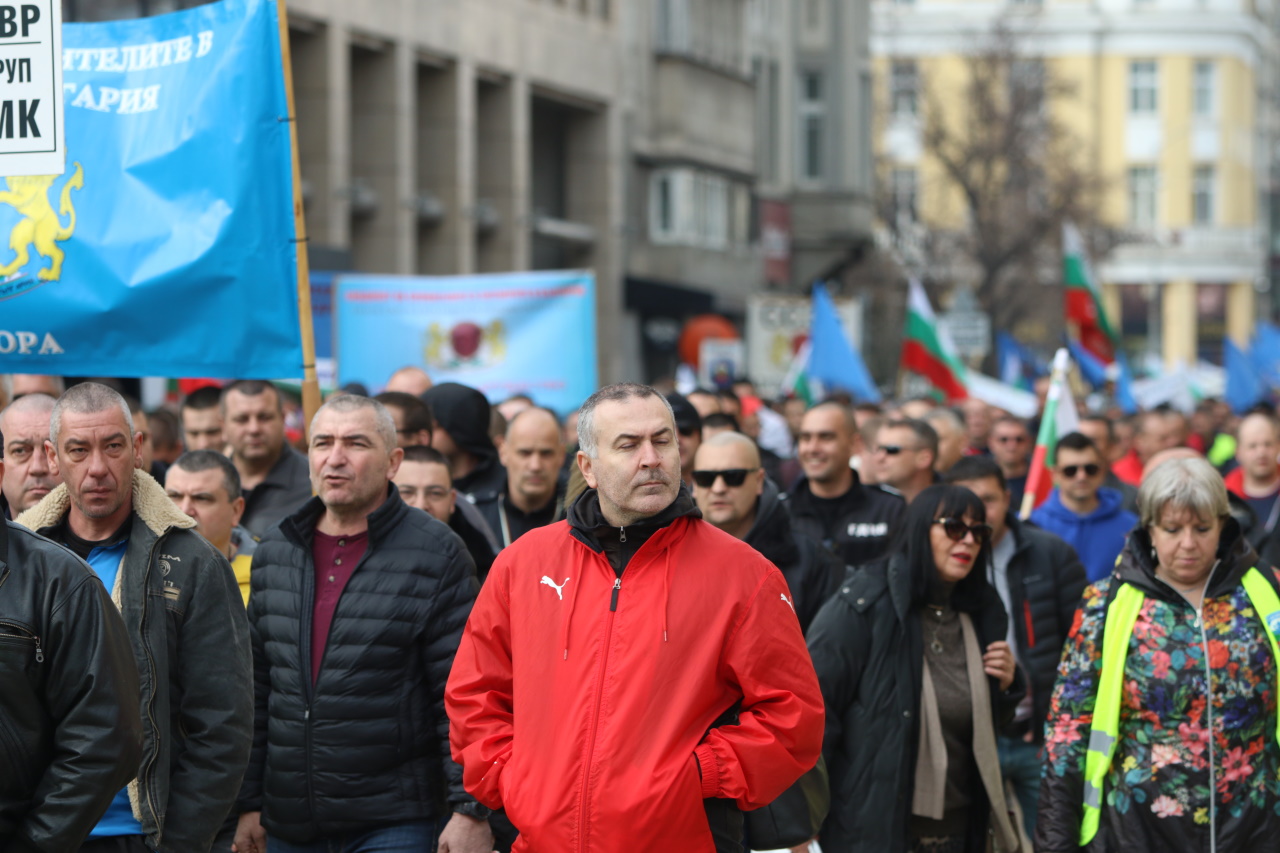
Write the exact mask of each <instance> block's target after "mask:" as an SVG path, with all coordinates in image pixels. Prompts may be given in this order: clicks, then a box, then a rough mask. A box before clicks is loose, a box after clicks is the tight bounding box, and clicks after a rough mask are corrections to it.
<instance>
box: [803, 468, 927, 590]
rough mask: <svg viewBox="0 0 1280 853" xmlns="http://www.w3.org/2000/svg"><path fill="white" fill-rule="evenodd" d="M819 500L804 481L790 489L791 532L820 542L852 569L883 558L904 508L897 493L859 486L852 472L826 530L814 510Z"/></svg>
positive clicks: (807, 482)
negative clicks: (832, 522)
mask: <svg viewBox="0 0 1280 853" xmlns="http://www.w3.org/2000/svg"><path fill="white" fill-rule="evenodd" d="M819 500H820V499H819V498H817V497H815V496H814V494H813V492H812V491H811V490H810V489H809V481H808V480H807V479H803V480H801V481H800V482H798V483H796V484H795V486H794V487H793V488H792V489H791V492H790V493H789V494H788V495H787V498H786V501H787V510H788V511H789V512H790V513H791V521H792V523H793V525H794V529H795V531H796V532H797V533H802V534H804V535H805V536H808V537H809V538H810V539H816V540H817V541H818V542H821V543H822V544H823V545H825V546H827V547H828V548H830V549H831V550H832V551H833V552H835V554H836V556H838V557H839V558H840V559H841V560H843V561H844V563H845V565H847V566H854V567H856V566H861V565H862V564H864V563H870V562H871V561H872V560H878V559H880V558H881V557H883V556H884V555H885V552H887V551H888V549H889V543H890V542H891V541H892V539H893V534H894V531H895V530H896V529H897V526H898V523H899V521H901V519H902V514H903V512H905V511H906V508H907V504H906V501H904V500H903V499H902V496H901V495H899V494H898V493H897V492H890V491H886V490H885V489H882V488H881V487H879V486H865V485H863V484H862V481H861V480H859V479H858V472H857V471H854V472H853V485H852V486H850V487H849V491H847V492H845V493H844V496H843V497H841V498H840V514H839V517H838V518H837V519H836V521H835V524H834V525H832V526H831V527H830V528H828V526H827V524H826V523H825V521H824V520H823V516H822V513H821V511H820V510H819V508H818V507H819V503H818V501H819Z"/></svg>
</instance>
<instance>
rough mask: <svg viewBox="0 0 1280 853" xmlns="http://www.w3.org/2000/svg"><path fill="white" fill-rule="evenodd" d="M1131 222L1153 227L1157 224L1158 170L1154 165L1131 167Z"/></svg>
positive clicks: (1139, 225)
mask: <svg viewBox="0 0 1280 853" xmlns="http://www.w3.org/2000/svg"><path fill="white" fill-rule="evenodd" d="M1129 224H1130V225H1132V226H1133V227H1135V228H1152V227H1154V226H1155V224H1156V170H1155V167H1154V166H1134V167H1132V168H1131V169H1129Z"/></svg>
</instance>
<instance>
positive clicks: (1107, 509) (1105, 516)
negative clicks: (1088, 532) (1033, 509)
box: [1040, 487, 1124, 524]
mask: <svg viewBox="0 0 1280 853" xmlns="http://www.w3.org/2000/svg"><path fill="white" fill-rule="evenodd" d="M1040 509H1041V510H1042V511H1043V512H1044V513H1045V514H1046V515H1050V516H1053V517H1054V518H1057V519H1060V520H1062V521H1066V522H1071V523H1073V524H1079V523H1081V522H1094V521H1109V520H1110V519H1113V518H1115V517H1116V516H1117V515H1119V514H1120V513H1121V512H1123V511H1124V498H1123V497H1122V496H1121V495H1120V493H1119V492H1117V491H1116V490H1115V489H1108V488H1105V487H1104V488H1101V489H1098V506H1097V508H1096V509H1094V511H1093V512H1091V513H1089V514H1088V515H1083V516H1081V515H1076V514H1075V513H1074V512H1072V511H1071V510H1069V509H1067V508H1066V506H1065V505H1063V503H1062V495H1061V494H1060V493H1059V492H1058V489H1057V488H1056V487H1055V488H1054V490H1053V491H1052V492H1050V493H1049V498H1048V500H1046V501H1045V502H1044V506H1042V507H1040Z"/></svg>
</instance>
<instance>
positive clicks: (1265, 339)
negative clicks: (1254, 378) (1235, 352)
mask: <svg viewBox="0 0 1280 853" xmlns="http://www.w3.org/2000/svg"><path fill="white" fill-rule="evenodd" d="M1246 354H1247V355H1248V356H1249V360H1250V361H1251V362H1252V363H1253V366H1254V369H1255V370H1256V371H1257V372H1258V375H1259V376H1261V377H1262V380H1263V381H1264V382H1266V383H1267V384H1269V385H1277V386H1280V329H1277V328H1276V327H1275V326H1274V325H1272V324H1271V323H1268V322H1266V321H1265V320H1260V321H1258V327H1257V329H1256V330H1255V331H1254V335H1253V346H1251V347H1249V351H1248V353H1246Z"/></svg>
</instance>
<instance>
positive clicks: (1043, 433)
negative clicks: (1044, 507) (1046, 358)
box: [1018, 349, 1071, 521]
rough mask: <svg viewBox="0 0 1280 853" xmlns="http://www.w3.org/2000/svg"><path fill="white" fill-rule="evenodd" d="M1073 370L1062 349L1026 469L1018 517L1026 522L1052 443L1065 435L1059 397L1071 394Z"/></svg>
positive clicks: (1054, 363)
mask: <svg viewBox="0 0 1280 853" xmlns="http://www.w3.org/2000/svg"><path fill="white" fill-rule="evenodd" d="M1070 369H1071V357H1070V356H1069V355H1068V354H1067V350H1066V349H1060V350H1058V352H1057V353H1055V354H1054V357H1053V372H1052V373H1051V374H1050V377H1051V378H1050V379H1049V393H1048V395H1047V396H1046V398H1045V405H1044V411H1043V412H1042V413H1041V416H1040V430H1039V434H1038V435H1037V436H1036V447H1035V450H1034V451H1033V453H1032V457H1031V467H1030V470H1029V471H1028V472H1027V484H1026V486H1025V487H1024V489H1023V492H1022V507H1021V508H1020V511H1019V513H1018V517H1019V518H1020V519H1022V520H1023V521H1026V520H1027V519H1028V518H1030V517H1031V511H1032V510H1033V509H1035V508H1036V495H1037V494H1038V493H1039V491H1040V486H1041V483H1042V481H1043V479H1044V478H1045V477H1048V476H1049V470H1048V462H1047V458H1046V457H1047V456H1048V455H1049V453H1050V452H1051V451H1052V448H1051V447H1050V446H1049V445H1050V444H1052V443H1054V442H1056V441H1057V440H1058V439H1059V438H1062V436H1060V435H1057V434H1056V432H1057V429H1056V419H1057V416H1058V406H1059V400H1060V399H1061V397H1062V395H1063V393H1064V392H1065V393H1070V391H1069V390H1068V389H1067V388H1066V384H1067V371H1069V370H1070Z"/></svg>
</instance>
